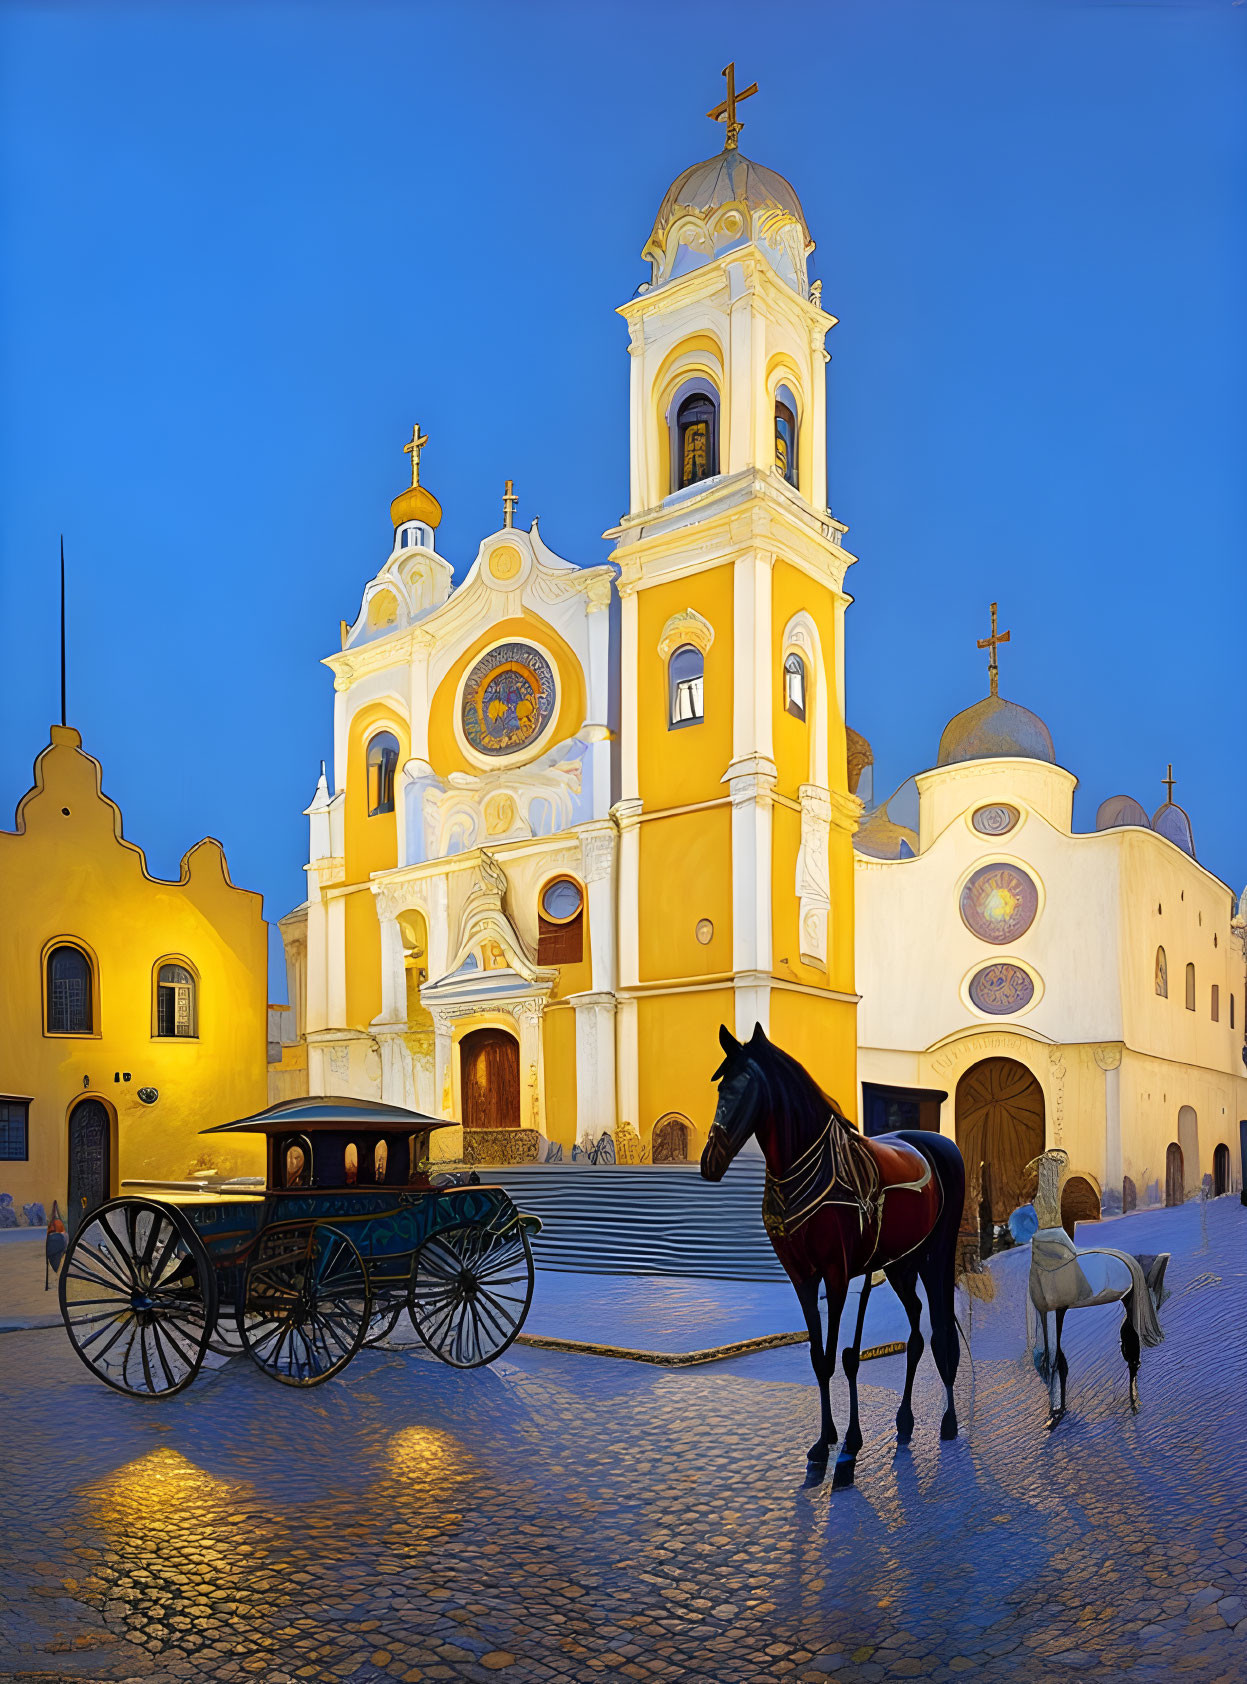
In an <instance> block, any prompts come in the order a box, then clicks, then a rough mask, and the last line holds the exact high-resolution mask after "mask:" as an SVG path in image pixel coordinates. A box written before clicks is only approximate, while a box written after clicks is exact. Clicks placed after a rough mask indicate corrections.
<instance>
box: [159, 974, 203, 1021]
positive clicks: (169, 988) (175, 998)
mask: <svg viewBox="0 0 1247 1684" xmlns="http://www.w3.org/2000/svg"><path fill="white" fill-rule="evenodd" d="M195 1007H196V1001H195V978H194V976H193V975H192V974H191V972H190V971H188V970H187V968H186V966H185V965H162V966H161V967H160V969H159V971H158V972H157V974H156V1033H157V1035H160V1036H178V1035H190V1036H193V1035H195V1034H196V1032H197V1018H196V1010H195Z"/></svg>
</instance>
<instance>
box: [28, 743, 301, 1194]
mask: <svg viewBox="0 0 1247 1684" xmlns="http://www.w3.org/2000/svg"><path fill="white" fill-rule="evenodd" d="M0 885H2V886H3V900H4V907H5V913H4V917H3V919H0V1049H2V1050H0V1193H8V1194H9V1195H11V1197H12V1199H13V1205H14V1210H15V1211H17V1210H20V1209H21V1207H22V1206H23V1205H26V1204H31V1205H34V1204H36V1203H38V1204H42V1205H44V1206H45V1207H46V1208H47V1209H48V1210H49V1211H50V1210H51V1206H52V1202H53V1200H57V1201H58V1202H59V1204H60V1206H61V1209H62V1210H63V1211H64V1212H65V1213H66V1216H67V1218H68V1220H69V1221H70V1223H71V1225H72V1223H73V1221H74V1219H75V1217H76V1216H77V1215H78V1214H80V1213H81V1211H82V1210H83V1209H89V1208H92V1207H94V1206H95V1205H96V1204H99V1203H102V1202H103V1200H104V1199H106V1198H109V1197H112V1196H114V1195H115V1194H116V1193H117V1192H118V1190H119V1188H120V1185H121V1182H122V1181H123V1180H126V1179H132V1178H133V1179H141V1178H157V1179H161V1178H167V1179H175V1180H176V1179H181V1178H184V1177H186V1176H187V1175H189V1174H190V1173H191V1172H192V1170H194V1169H195V1168H196V1167H202V1168H207V1167H211V1168H215V1169H218V1170H221V1171H224V1172H228V1173H232V1174H243V1175H250V1174H262V1173H263V1168H264V1165H263V1152H262V1150H261V1149H260V1148H258V1147H257V1146H256V1145H255V1143H253V1142H250V1141H248V1140H246V1139H244V1138H242V1137H238V1138H236V1139H235V1138H231V1137H227V1136H217V1137H216V1139H215V1140H214V1141H212V1142H206V1141H203V1140H201V1139H200V1138H199V1131H200V1129H203V1128H207V1127H210V1126H211V1125H212V1124H214V1123H220V1122H226V1121H228V1120H229V1119H230V1118H232V1117H239V1116H245V1115H247V1113H248V1112H251V1111H255V1110H258V1109H259V1108H260V1107H261V1106H262V1105H264V1104H265V1103H266V1088H267V1067H266V1040H265V1036H266V1014H267V1001H266V985H267V971H268V935H267V927H266V925H265V922H264V918H263V915H262V903H261V898H260V896H259V895H258V894H253V893H251V892H250V891H249V890H246V889H240V888H237V887H235V885H234V884H233V883H231V882H230V877H229V870H228V867H227V865H226V862H225V855H224V853H223V852H222V850H221V845H220V843H219V842H215V841H213V840H212V839H211V838H205V839H204V840H203V841H202V842H199V843H197V844H196V845H195V846H194V847H193V848H192V849H191V850H190V851H189V852H188V853H187V854H186V855H185V857H184V858H183V860H182V864H181V872H180V876H179V879H178V880H177V881H176V882H165V881H162V880H161V879H159V878H155V877H152V876H151V875H150V873H149V872H148V869H147V862H146V860H145V858H144V855H143V851H142V849H141V848H138V847H136V846H135V844H134V843H133V842H129V841H127V840H126V839H125V838H124V837H123V835H122V826H121V812H120V810H119V808H118V807H117V806H116V805H115V804H114V803H113V802H112V801H110V800H109V799H108V797H107V796H106V795H105V794H104V793H103V789H102V786H101V769H100V765H99V762H98V761H96V760H93V759H92V758H91V756H90V755H88V754H86V753H84V752H83V749H82V739H81V737H80V736H79V734H78V732H77V731H75V730H73V729H72V728H70V727H68V726H64V725H54V726H53V727H52V732H51V742H50V744H49V746H48V747H47V748H45V749H44V750H43V752H42V753H41V754H40V755H39V758H38V759H37V760H36V762H35V772H34V787H33V788H32V789H31V790H30V791H29V792H28V793H27V794H26V795H24V796H23V797H22V800H21V802H20V803H19V805H18V808H17V820H16V826H15V829H14V830H13V831H0ZM205 1148H207V1150H205ZM84 1201H85V1202H84Z"/></svg>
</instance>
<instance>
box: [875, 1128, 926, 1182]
mask: <svg viewBox="0 0 1247 1684" xmlns="http://www.w3.org/2000/svg"><path fill="white" fill-rule="evenodd" d="M864 1141H865V1144H866V1146H867V1147H869V1149H870V1151H871V1153H872V1155H873V1156H874V1159H875V1162H876V1163H877V1164H878V1166H879V1173H880V1175H882V1177H883V1180H884V1185H885V1186H889V1187H894V1186H896V1185H897V1184H898V1183H899V1182H903V1181H928V1180H930V1177H931V1166H930V1164H929V1163H928V1162H927V1160H926V1159H925V1158H924V1157H923V1155H922V1153H921V1152H919V1151H918V1150H917V1148H916V1147H913V1146H908V1145H906V1143H905V1142H904V1141H903V1140H892V1139H889V1138H888V1136H887V1135H886V1134H876V1135H866V1136H865V1137H864Z"/></svg>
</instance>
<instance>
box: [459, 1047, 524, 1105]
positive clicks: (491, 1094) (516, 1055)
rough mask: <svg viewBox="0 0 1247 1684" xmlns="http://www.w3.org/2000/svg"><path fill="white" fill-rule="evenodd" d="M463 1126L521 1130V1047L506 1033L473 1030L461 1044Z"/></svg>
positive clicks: (460, 1066)
mask: <svg viewBox="0 0 1247 1684" xmlns="http://www.w3.org/2000/svg"><path fill="white" fill-rule="evenodd" d="M459 1072H460V1076H461V1083H460V1086H461V1090H462V1093H463V1126H464V1128H467V1129H517V1128H519V1126H520V1046H519V1042H518V1041H517V1040H516V1039H515V1036H514V1035H508V1034H507V1032H506V1030H505V1029H474V1030H473V1031H472V1033H471V1034H470V1035H465V1036H464V1037H463V1040H462V1041H461V1042H460V1043H459Z"/></svg>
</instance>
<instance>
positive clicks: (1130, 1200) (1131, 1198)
mask: <svg viewBox="0 0 1247 1684" xmlns="http://www.w3.org/2000/svg"><path fill="white" fill-rule="evenodd" d="M1138 1205H1139V1189H1138V1188H1137V1187H1136V1186H1135V1184H1134V1182H1133V1180H1132V1179H1131V1177H1130V1176H1128V1175H1126V1176H1123V1177H1122V1183H1121V1208H1122V1210H1123V1211H1130V1210H1137V1209H1138Z"/></svg>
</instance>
